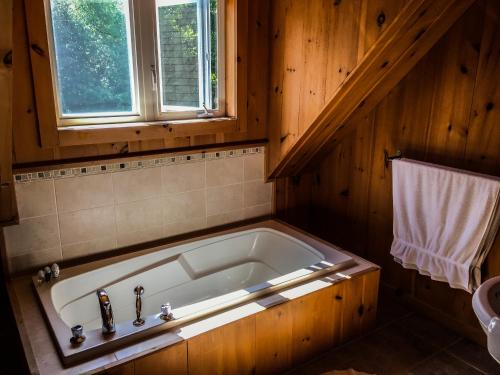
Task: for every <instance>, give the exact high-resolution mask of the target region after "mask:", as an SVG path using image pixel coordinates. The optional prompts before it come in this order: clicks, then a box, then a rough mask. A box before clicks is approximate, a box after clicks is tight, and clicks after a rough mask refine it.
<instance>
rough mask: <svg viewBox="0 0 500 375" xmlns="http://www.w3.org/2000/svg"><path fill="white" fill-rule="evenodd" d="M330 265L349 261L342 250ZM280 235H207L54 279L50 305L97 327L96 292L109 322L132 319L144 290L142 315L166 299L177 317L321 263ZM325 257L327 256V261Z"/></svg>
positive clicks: (264, 231) (71, 319)
mask: <svg viewBox="0 0 500 375" xmlns="http://www.w3.org/2000/svg"><path fill="white" fill-rule="evenodd" d="M336 257H338V259H336V260H335V263H340V262H342V261H346V260H349V259H350V257H349V256H348V255H345V254H343V253H341V252H338V254H336ZM324 259H325V257H324V255H323V254H322V253H321V252H319V251H317V250H315V249H314V248H312V247H311V246H309V245H307V244H306V243H304V242H302V241H299V240H297V239H296V238H294V237H291V236H289V235H287V234H284V233H281V232H278V231H276V230H273V229H268V228H261V229H252V230H248V231H244V232H239V233H233V234H228V235H223V236H219V237H213V238H208V239H204V240H200V241H196V242H192V243H188V244H184V245H180V246H176V247H172V248H168V249H164V250H159V251H156V252H153V253H150V254H147V255H143V256H140V257H137V258H133V259H129V260H126V261H122V262H119V263H116V264H113V265H110V266H106V267H103V268H100V269H97V270H94V271H91V272H87V273H84V274H80V275H78V276H75V277H72V278H68V279H65V280H62V281H60V282H58V283H56V284H55V285H54V286H53V287H52V289H51V296H52V302H53V305H54V307H55V309H56V311H57V312H58V314H59V315H60V317H61V318H62V320H63V321H64V322H65V323H66V324H67V325H68V326H69V327H71V326H73V325H76V324H82V325H83V326H84V327H85V329H86V330H93V329H99V328H100V325H101V321H100V315H99V306H98V303H97V297H96V296H95V290H97V289H98V288H105V289H106V291H107V292H108V294H109V297H110V300H111V303H112V307H113V313H114V317H115V322H116V323H122V322H126V321H130V320H133V319H135V295H134V293H133V290H134V288H135V287H136V286H137V285H142V286H143V287H144V290H145V291H144V295H143V296H142V297H143V298H142V315H143V316H149V315H153V314H157V313H158V312H159V310H160V306H161V304H163V303H165V302H170V304H171V305H172V307H173V308H174V314H175V315H176V316H183V315H187V314H189V313H191V312H193V310H196V309H201V308H208V307H212V306H216V305H217V304H220V303H221V302H223V301H227V300H230V299H234V298H238V297H242V296H244V295H247V294H250V293H251V290H252V287H253V286H255V285H258V284H262V283H265V282H268V281H269V280H273V279H276V278H280V277H282V276H283V275H287V274H290V273H293V272H294V271H295V272H297V270H301V269H304V268H305V267H309V266H311V265H314V264H317V263H318V262H321V261H324ZM329 260H330V261H331V259H329Z"/></svg>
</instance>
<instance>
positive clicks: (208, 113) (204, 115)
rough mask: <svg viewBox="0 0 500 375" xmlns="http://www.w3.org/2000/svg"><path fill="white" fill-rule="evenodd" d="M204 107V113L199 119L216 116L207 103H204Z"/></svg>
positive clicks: (199, 115)
mask: <svg viewBox="0 0 500 375" xmlns="http://www.w3.org/2000/svg"><path fill="white" fill-rule="evenodd" d="M202 106H203V113H200V114H198V117H199V118H208V117H214V114H213V113H212V112H210V111H209V110H208V108H207V106H206V105H205V103H203V104H202Z"/></svg>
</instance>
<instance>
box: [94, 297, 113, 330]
mask: <svg viewBox="0 0 500 375" xmlns="http://www.w3.org/2000/svg"><path fill="white" fill-rule="evenodd" d="M96 294H97V298H98V299H99V307H100V308H101V318H102V333H105V334H106V333H113V332H115V320H114V318H113V309H112V308H111V301H110V300H109V296H108V293H107V292H106V291H105V290H104V289H98V290H97V292H96Z"/></svg>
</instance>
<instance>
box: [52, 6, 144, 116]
mask: <svg viewBox="0 0 500 375" xmlns="http://www.w3.org/2000/svg"><path fill="white" fill-rule="evenodd" d="M128 6H129V5H128V1H127V0H51V11H52V13H51V15H52V28H53V35H54V49H55V57H56V69H57V79H58V90H59V96H60V106H61V112H62V114H63V115H75V114H80V115H82V114H89V115H90V114H92V115H96V114H101V115H102V114H105V113H117V112H118V113H123V112H128V113H130V112H133V111H134V110H135V104H134V95H133V91H134V88H133V79H132V68H131V66H132V56H131V41H130V21H129V8H128Z"/></svg>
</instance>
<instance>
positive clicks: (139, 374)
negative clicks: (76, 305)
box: [119, 341, 188, 375]
mask: <svg viewBox="0 0 500 375" xmlns="http://www.w3.org/2000/svg"><path fill="white" fill-rule="evenodd" d="M187 373H188V364H187V344H186V341H183V342H180V343H178V344H175V345H172V346H169V347H168V348H165V349H162V350H160V351H157V352H155V353H153V354H151V355H148V356H145V357H142V358H139V359H136V360H135V373H134V374H135V375H163V374H175V375H184V374H185V375H187ZM119 374H120V375H121V374H122V373H119ZM125 374H127V375H128V373H124V375H125Z"/></svg>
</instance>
